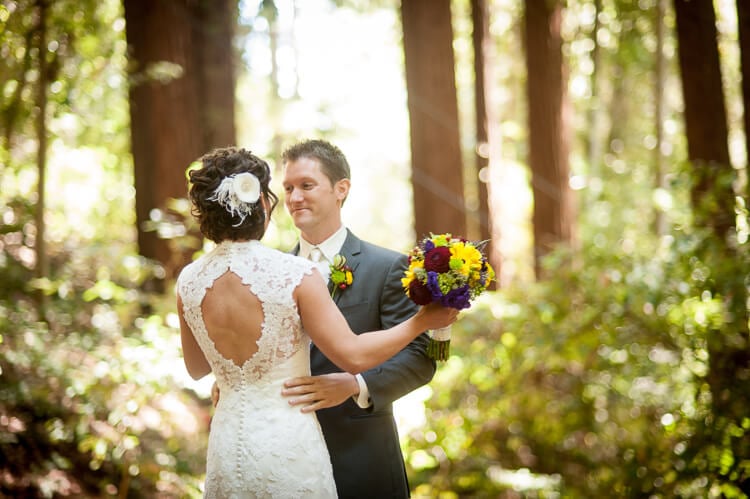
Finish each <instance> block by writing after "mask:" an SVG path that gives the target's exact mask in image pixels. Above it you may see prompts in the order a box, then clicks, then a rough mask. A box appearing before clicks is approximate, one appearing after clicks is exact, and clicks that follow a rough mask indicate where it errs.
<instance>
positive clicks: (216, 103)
mask: <svg viewBox="0 0 750 499" xmlns="http://www.w3.org/2000/svg"><path fill="white" fill-rule="evenodd" d="M124 6H125V20H126V26H127V28H126V34H127V41H128V46H129V57H130V61H131V64H130V72H131V73H130V78H131V87H130V115H131V137H132V151H133V162H134V167H135V188H136V222H137V224H138V245H139V251H140V253H141V254H142V255H144V256H146V257H149V258H153V259H155V260H157V261H159V262H161V263H162V264H164V265H165V267H166V269H167V273H168V274H172V273H174V271H176V270H177V269H179V268H180V267H181V266H182V265H183V264H184V263H186V262H187V261H188V258H189V254H188V253H187V252H174V251H172V250H171V248H170V246H169V245H168V243H167V241H166V240H165V239H164V238H162V237H160V234H159V233H158V231H155V230H153V227H151V228H149V222H150V221H151V220H152V212H153V210H155V209H157V210H162V211H161V212H160V213H162V215H160V216H162V217H163V216H165V215H164V214H166V213H167V211H166V206H167V203H168V200H169V199H171V198H182V197H185V196H186V195H187V190H186V181H185V169H186V168H187V167H188V165H189V164H190V163H191V162H192V161H193V160H195V159H196V158H198V157H199V156H200V155H201V154H203V153H205V152H206V151H207V150H209V149H211V148H213V147H218V146H225V145H229V144H233V143H234V141H235V128H234V76H233V69H232V68H233V54H234V52H233V48H232V34H233V27H232V26H233V23H234V21H235V18H236V13H235V10H234V9H236V5H234V4H233V2H231V1H230V0H221V1H217V2H206V1H199V2H192V1H189V0H174V1H168V2H167V1H156V2H140V1H137V0H124ZM157 218H158V217H157Z"/></svg>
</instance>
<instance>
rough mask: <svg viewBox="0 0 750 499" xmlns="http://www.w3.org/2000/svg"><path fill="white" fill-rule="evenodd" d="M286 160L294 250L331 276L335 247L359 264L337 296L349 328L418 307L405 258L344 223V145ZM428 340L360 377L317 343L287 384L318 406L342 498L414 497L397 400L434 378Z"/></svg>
mask: <svg viewBox="0 0 750 499" xmlns="http://www.w3.org/2000/svg"><path fill="white" fill-rule="evenodd" d="M282 160H283V162H284V180H283V186H284V191H285V192H286V196H285V201H284V202H285V204H286V207H287V209H288V210H289V213H290V214H291V216H292V219H293V220H294V224H295V225H296V226H297V228H298V229H299V230H300V233H301V234H300V235H301V237H300V241H299V244H298V245H297V247H296V248H295V253H297V254H299V255H300V256H303V257H306V258H311V259H313V260H317V261H319V262H320V263H319V269H320V270H321V272H322V273H323V276H324V278H327V277H328V275H329V272H330V269H329V264H330V263H331V262H332V261H333V259H334V256H335V255H337V254H340V255H343V256H344V257H345V258H346V264H347V265H348V266H349V267H351V269H352V274H353V282H352V284H351V286H349V287H347V288H345V289H337V290H336V293H335V298H334V300H335V301H336V304H337V305H338V307H339V309H340V310H341V312H342V313H343V315H344V317H345V318H346V320H347V322H348V323H349V326H350V327H351V329H352V330H353V331H354V332H355V333H357V334H359V333H362V332H365V331H373V330H378V329H385V328H389V327H391V326H393V325H395V324H398V323H399V322H402V321H404V320H406V319H407V318H409V317H410V316H411V315H413V314H414V313H415V312H416V305H414V303H412V302H411V301H410V300H409V299H408V298H407V297H406V295H405V293H404V291H403V289H402V287H401V277H402V276H403V272H404V270H405V269H406V257H405V256H404V255H401V254H400V253H397V252H395V251H391V250H388V249H385V248H381V247H379V246H375V245H374V244H371V243H368V242H366V241H362V240H360V239H359V238H357V236H355V235H354V234H352V232H351V231H349V230H348V229H347V228H346V227H344V226H343V224H342V222H341V206H342V205H343V203H344V200H346V197H347V195H348V194H349V187H350V172H349V164H348V162H347V160H346V157H345V156H344V154H343V153H342V152H341V151H340V150H339V149H338V148H337V147H336V146H334V145H332V144H330V143H328V142H325V141H322V140H307V141H304V142H301V143H298V144H295V145H293V146H291V147H290V148H288V149H287V150H286V151H284V153H283V155H282ZM329 289H332V284H330V283H329ZM427 343H428V339H427V336H426V335H424V334H423V335H422V336H420V337H417V339H415V340H414V341H413V342H412V343H411V344H409V345H407V347H406V348H404V349H403V350H402V351H401V352H399V353H398V354H396V355H395V356H394V357H393V358H391V359H390V360H388V361H386V362H385V363H383V364H381V365H380V366H378V367H376V368H375V369H371V370H369V371H366V372H364V373H361V374H358V375H356V376H354V375H351V374H349V373H345V372H342V371H341V370H340V369H339V368H338V367H336V366H335V365H334V364H333V363H332V362H331V361H330V360H328V359H327V358H326V357H325V356H324V355H323V354H322V353H321V352H320V350H318V348H317V347H315V346H314V345H313V347H312V349H311V351H310V363H311V370H312V374H313V376H310V377H302V378H294V379H291V380H288V381H287V382H286V383H285V386H286V388H285V390H284V392H283V393H284V395H285V396H288V397H289V402H290V403H291V404H292V405H300V406H301V407H302V411H304V412H310V411H317V416H318V420H319V421H320V425H321V427H322V429H323V435H324V436H325V440H326V443H327V445H328V451H329V453H330V455H331V461H332V463H333V474H334V478H335V480H336V487H337V489H338V494H339V497H342V498H364V497H373V498H374V497H377V498H396V497H398V498H405V497H409V484H408V483H407V479H406V469H405V466H404V459H403V456H402V454H401V448H400V445H399V439H398V433H397V428H396V421H395V420H394V418H393V412H392V406H391V404H392V402H393V401H395V400H396V399H398V398H400V397H402V396H403V395H405V394H407V393H409V392H411V391H412V390H414V389H416V388H418V387H420V386H422V385H424V384H425V383H428V382H429V381H430V380H431V379H432V376H433V375H434V373H435V363H434V362H433V361H432V360H430V359H429V358H428V357H427V353H426V345H427Z"/></svg>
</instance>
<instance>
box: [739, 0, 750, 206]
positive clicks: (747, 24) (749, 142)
mask: <svg viewBox="0 0 750 499" xmlns="http://www.w3.org/2000/svg"><path fill="white" fill-rule="evenodd" d="M737 31H738V34H739V39H740V69H741V71H742V103H743V109H744V110H745V111H744V113H743V118H744V125H745V155H746V158H745V177H746V179H747V180H746V184H745V192H744V193H743V194H744V196H745V204H747V202H748V201H750V2H748V1H747V0H737Z"/></svg>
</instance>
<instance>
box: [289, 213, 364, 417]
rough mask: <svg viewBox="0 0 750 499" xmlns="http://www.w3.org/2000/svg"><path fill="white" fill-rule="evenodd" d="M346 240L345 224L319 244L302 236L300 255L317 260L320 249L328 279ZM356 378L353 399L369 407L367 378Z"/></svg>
mask: <svg viewBox="0 0 750 499" xmlns="http://www.w3.org/2000/svg"><path fill="white" fill-rule="evenodd" d="M344 241H346V227H344V226H343V225H342V226H341V227H339V229H338V230H337V231H336V232H334V233H333V234H332V235H331V237H329V238H328V239H326V240H325V241H323V242H321V243H320V244H317V245H315V244H312V243H310V242H308V241H306V240H305V238H304V237H300V238H299V256H301V257H303V258H308V259H310V260H313V261H316V260H315V259H314V258H313V252H314V250H316V249H317V250H318V251H320V259H319V260H317V265H316V266H317V267H318V271H320V273H321V275H322V276H323V279H326V280H327V279H328V278H329V277H330V275H331V267H330V265H331V264H332V263H333V258H334V257H335V256H336V255H338V254H339V252H340V251H341V247H342V246H343V245H344ZM355 378H356V379H357V384H358V385H359V395H357V396H353V397H352V399H353V400H354V402H356V403H357V405H358V406H360V407H361V408H362V409H367V408H368V407H370V406H371V405H372V402H371V401H370V391H369V390H368V389H367V383H365V379H364V378H363V377H362V376H361V375H360V374H357V375H355Z"/></svg>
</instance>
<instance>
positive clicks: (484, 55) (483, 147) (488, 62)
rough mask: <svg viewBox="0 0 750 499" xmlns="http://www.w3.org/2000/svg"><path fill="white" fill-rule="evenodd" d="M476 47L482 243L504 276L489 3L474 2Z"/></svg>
mask: <svg viewBox="0 0 750 499" xmlns="http://www.w3.org/2000/svg"><path fill="white" fill-rule="evenodd" d="M471 20H472V25H473V27H474V29H473V31H472V44H473V46H474V116H475V120H476V123H475V126H476V148H475V151H474V158H475V161H476V163H475V166H476V175H475V176H474V179H475V181H476V183H477V197H478V201H479V202H478V210H477V212H478V218H479V239H480V240H482V241H484V240H488V241H489V243H488V247H487V255H488V256H489V258H490V263H491V264H492V265H493V266H494V267H495V270H496V272H497V275H498V276H499V275H501V268H500V265H501V261H500V258H499V257H498V255H497V254H496V253H497V251H498V250H497V247H498V238H499V234H493V227H492V222H493V220H492V209H491V201H490V189H489V188H488V184H489V182H490V178H491V176H490V165H491V162H492V161H491V157H492V156H493V155H495V151H496V150H497V149H498V147H499V144H498V143H497V142H499V137H497V132H496V131H495V129H496V128H497V127H498V126H499V124H498V123H496V120H495V119H493V116H494V114H495V113H494V112H493V100H492V88H493V87H494V86H495V84H496V82H495V79H494V77H493V72H492V67H493V60H492V55H493V54H494V50H493V43H494V41H493V40H492V36H491V34H490V12H489V6H488V2H487V0H471Z"/></svg>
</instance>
